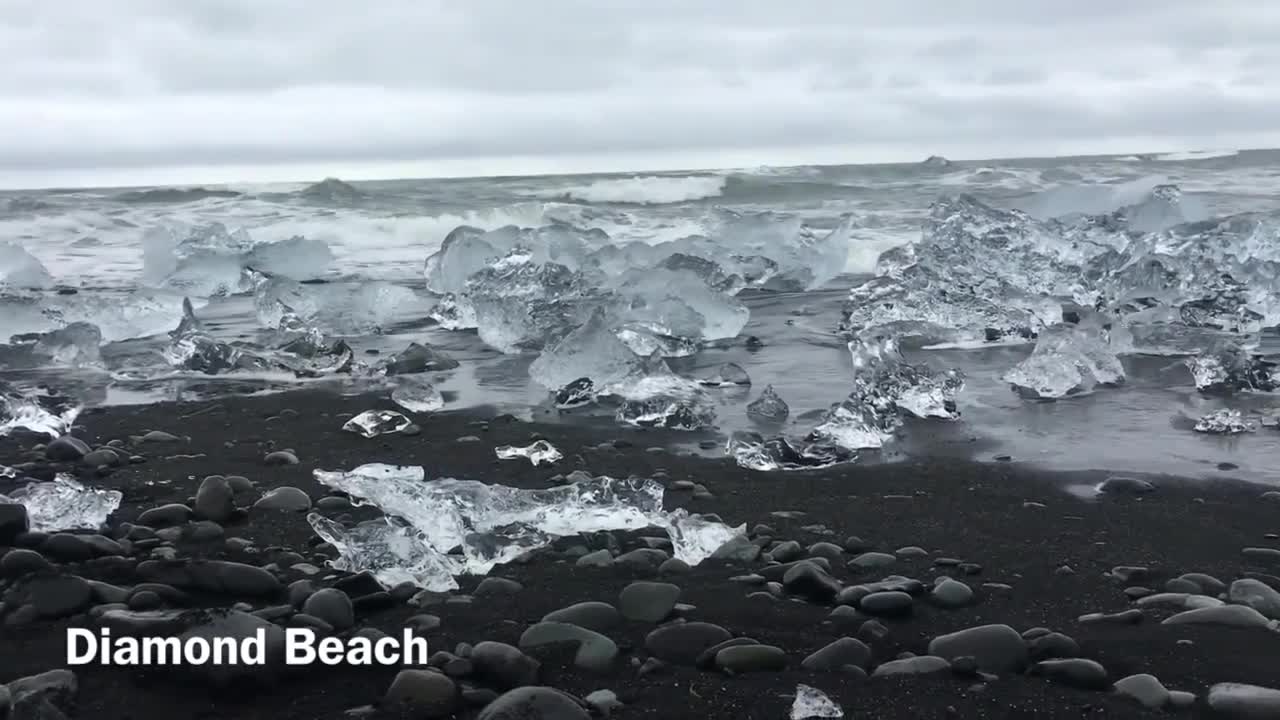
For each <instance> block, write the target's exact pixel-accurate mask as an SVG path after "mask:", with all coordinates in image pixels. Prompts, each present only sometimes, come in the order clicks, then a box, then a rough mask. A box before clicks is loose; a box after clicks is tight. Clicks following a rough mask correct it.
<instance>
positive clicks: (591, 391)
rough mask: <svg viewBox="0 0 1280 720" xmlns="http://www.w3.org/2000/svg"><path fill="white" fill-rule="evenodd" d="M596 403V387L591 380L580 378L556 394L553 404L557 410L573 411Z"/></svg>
mask: <svg viewBox="0 0 1280 720" xmlns="http://www.w3.org/2000/svg"><path fill="white" fill-rule="evenodd" d="M595 401H596V385H595V383H593V382H591V378H585V377H584V378H578V379H577V380H574V381H573V382H571V383H569V384H568V385H565V386H564V387H562V388H560V389H559V390H557V391H556V393H555V398H554V399H553V402H554V403H555V406H556V409H557V410H572V409H573V408H579V407H584V406H586V405H590V404H591V403H594V402H595Z"/></svg>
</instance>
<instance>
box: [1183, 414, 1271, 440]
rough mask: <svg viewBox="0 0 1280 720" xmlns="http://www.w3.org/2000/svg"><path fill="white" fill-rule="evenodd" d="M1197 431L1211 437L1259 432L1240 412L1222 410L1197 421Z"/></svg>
mask: <svg viewBox="0 0 1280 720" xmlns="http://www.w3.org/2000/svg"><path fill="white" fill-rule="evenodd" d="M1194 429H1195V431H1196V432H1200V433H1208V434H1211V435H1239V434H1241V433H1250V432H1254V431H1255V430H1257V429H1258V428H1257V426H1256V425H1254V424H1253V423H1252V422H1250V421H1249V420H1247V419H1245V416H1244V414H1243V413H1241V412H1240V411H1239V410H1232V409H1230V408H1220V409H1218V410H1214V411H1213V412H1210V413H1206V414H1205V415H1204V416H1203V417H1201V418H1200V419H1199V420H1197V421H1196V425H1195V428H1194Z"/></svg>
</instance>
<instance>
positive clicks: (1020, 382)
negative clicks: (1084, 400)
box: [1003, 323, 1125, 399]
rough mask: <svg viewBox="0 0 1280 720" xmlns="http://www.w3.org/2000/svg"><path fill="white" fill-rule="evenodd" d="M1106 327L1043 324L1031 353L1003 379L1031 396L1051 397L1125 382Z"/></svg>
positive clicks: (1084, 391) (1076, 393)
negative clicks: (1044, 325) (1045, 326)
mask: <svg viewBox="0 0 1280 720" xmlns="http://www.w3.org/2000/svg"><path fill="white" fill-rule="evenodd" d="M1116 351H1117V349H1116V348H1115V347H1113V346H1112V333H1111V331H1110V330H1109V329H1107V328H1101V327H1083V326H1081V325H1075V324H1070V323H1060V324H1057V325H1053V326H1051V327H1048V328H1046V329H1045V330H1044V331H1042V332H1041V333H1040V337H1039V338H1038V339H1037V340H1036V346H1035V349H1034V350H1032V351H1031V355H1030V356H1028V357H1027V359H1025V360H1023V361H1022V362H1021V363H1019V364H1018V365H1017V366H1015V367H1014V368H1012V369H1011V370H1009V371H1008V372H1007V373H1005V374H1004V377H1003V379H1004V381H1005V382H1007V383H1009V384H1010V385H1013V386H1014V388H1015V389H1016V390H1018V391H1019V392H1020V393H1022V394H1024V395H1027V396H1029V397H1033V398H1041V399H1053V398H1062V397H1067V396H1070V395H1078V394H1081V393H1087V392H1089V391H1091V390H1092V389H1093V388H1094V387H1095V386H1097V385H1118V384H1120V383H1122V382H1124V379H1125V373H1124V366H1123V365H1122V364H1121V363H1120V358H1119V356H1118V355H1117V352H1116Z"/></svg>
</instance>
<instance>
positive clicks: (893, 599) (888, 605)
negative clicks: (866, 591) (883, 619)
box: [858, 590, 915, 616]
mask: <svg viewBox="0 0 1280 720" xmlns="http://www.w3.org/2000/svg"><path fill="white" fill-rule="evenodd" d="M858 607H859V608H860V609H861V610H862V611H863V612H865V613H867V614H869V615H882V616H901V615H909V614H910V613H911V611H912V609H913V608H914V607H915V601H914V600H913V599H912V597H911V596H910V595H908V594H907V593H904V592H898V591H896V590H895V591H888V592H874V593H871V594H870V595H867V596H866V597H864V598H862V600H861V602H859V603H858Z"/></svg>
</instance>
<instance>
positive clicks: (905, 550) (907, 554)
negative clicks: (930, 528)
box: [893, 545, 929, 559]
mask: <svg viewBox="0 0 1280 720" xmlns="http://www.w3.org/2000/svg"><path fill="white" fill-rule="evenodd" d="M893 554H894V555H897V556H898V557H900V558H905V559H911V558H922V557H927V556H928V555H929V551H928V550H925V549H924V548H922V547H918V546H916V545H908V546H907V547H901V548H898V549H897V550H894V551H893Z"/></svg>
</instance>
